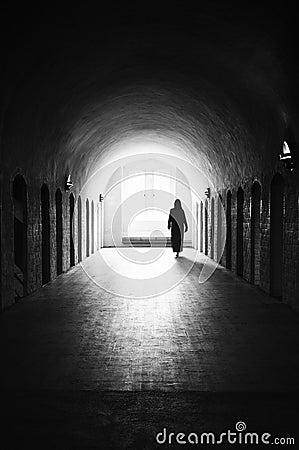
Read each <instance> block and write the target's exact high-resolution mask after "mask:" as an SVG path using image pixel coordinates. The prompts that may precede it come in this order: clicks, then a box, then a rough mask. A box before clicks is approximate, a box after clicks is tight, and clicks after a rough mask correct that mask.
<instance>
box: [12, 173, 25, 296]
mask: <svg viewBox="0 0 299 450" xmlns="http://www.w3.org/2000/svg"><path fill="white" fill-rule="evenodd" d="M13 206H14V290H15V296H16V297H23V296H24V295H26V293H27V186H26V183H25V180H24V178H23V177H22V175H17V176H16V177H15V179H14V181H13Z"/></svg>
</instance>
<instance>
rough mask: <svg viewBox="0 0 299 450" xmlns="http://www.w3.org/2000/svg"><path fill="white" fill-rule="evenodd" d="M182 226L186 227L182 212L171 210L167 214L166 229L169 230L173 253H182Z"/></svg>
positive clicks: (178, 209)
mask: <svg viewBox="0 0 299 450" xmlns="http://www.w3.org/2000/svg"><path fill="white" fill-rule="evenodd" d="M184 225H185V226H187V220H186V216H185V212H184V210H183V209H182V208H172V209H171V210H170V213H169V218H168V228H171V246H172V250H173V251H174V252H181V251H183V244H184Z"/></svg>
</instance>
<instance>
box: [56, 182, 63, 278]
mask: <svg viewBox="0 0 299 450" xmlns="http://www.w3.org/2000/svg"><path fill="white" fill-rule="evenodd" d="M55 205H56V271H57V275H60V274H61V273H62V241H63V231H62V228H63V226H62V194H61V190H60V189H59V188H58V189H57V191H56V193H55Z"/></svg>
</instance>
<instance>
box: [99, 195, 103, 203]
mask: <svg viewBox="0 0 299 450" xmlns="http://www.w3.org/2000/svg"><path fill="white" fill-rule="evenodd" d="M103 200H104V197H103V195H102V194H99V202H100V203H102V201H103Z"/></svg>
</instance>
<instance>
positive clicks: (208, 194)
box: [205, 187, 211, 198]
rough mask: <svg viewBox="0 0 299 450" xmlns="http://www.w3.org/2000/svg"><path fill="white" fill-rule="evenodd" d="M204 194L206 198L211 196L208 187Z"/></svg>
mask: <svg viewBox="0 0 299 450" xmlns="http://www.w3.org/2000/svg"><path fill="white" fill-rule="evenodd" d="M205 196H206V197H207V198H210V196H211V189H210V188H209V187H208V188H207V189H206V190H205Z"/></svg>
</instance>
